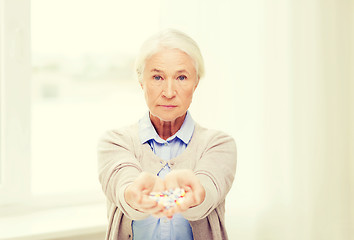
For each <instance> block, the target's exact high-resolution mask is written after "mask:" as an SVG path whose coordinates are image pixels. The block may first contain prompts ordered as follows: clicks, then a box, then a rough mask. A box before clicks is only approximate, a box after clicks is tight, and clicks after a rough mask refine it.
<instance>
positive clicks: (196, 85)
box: [193, 77, 200, 92]
mask: <svg viewBox="0 0 354 240" xmlns="http://www.w3.org/2000/svg"><path fill="white" fill-rule="evenodd" d="M199 79H200V77H198V81H197V83H196V84H195V86H194V89H193V92H194V91H195V89H196V88H197V87H198V84H199Z"/></svg>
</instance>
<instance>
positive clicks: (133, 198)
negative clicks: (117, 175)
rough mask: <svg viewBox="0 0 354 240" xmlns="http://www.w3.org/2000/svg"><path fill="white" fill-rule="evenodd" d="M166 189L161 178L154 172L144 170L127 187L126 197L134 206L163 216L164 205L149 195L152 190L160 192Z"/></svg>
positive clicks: (157, 215) (141, 210) (142, 210)
mask: <svg viewBox="0 0 354 240" xmlns="http://www.w3.org/2000/svg"><path fill="white" fill-rule="evenodd" d="M164 189H165V186H164V182H163V180H162V179H161V178H159V177H158V176H156V175H154V174H152V173H148V172H142V173H140V175H139V176H138V177H137V178H136V179H135V181H134V182H133V183H132V184H130V185H129V186H128V187H127V188H126V189H125V192H124V198H125V201H126V202H127V203H128V205H129V206H131V207H132V208H134V209H136V210H138V211H140V212H144V213H149V214H151V215H153V216H156V217H161V216H163V215H162V213H163V211H164V207H163V206H162V205H160V204H158V203H157V202H156V201H154V200H152V199H151V198H150V197H149V195H150V192H160V191H163V190H164Z"/></svg>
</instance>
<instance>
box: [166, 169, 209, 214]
mask: <svg viewBox="0 0 354 240" xmlns="http://www.w3.org/2000/svg"><path fill="white" fill-rule="evenodd" d="M164 182H165V187H166V189H175V188H181V189H184V191H185V193H186V194H185V196H184V200H183V202H181V203H180V204H178V205H176V206H174V207H172V208H170V209H168V210H165V211H164V215H165V216H167V217H169V218H172V216H173V214H175V213H178V212H184V211H187V210H188V209H189V208H192V207H195V206H198V205H199V204H201V203H202V202H203V201H204V198H205V189H204V187H203V185H202V184H201V183H200V181H199V179H198V178H197V176H196V175H195V174H194V172H193V171H192V170H189V169H182V170H173V171H171V172H170V173H169V174H167V175H166V177H165V179H164Z"/></svg>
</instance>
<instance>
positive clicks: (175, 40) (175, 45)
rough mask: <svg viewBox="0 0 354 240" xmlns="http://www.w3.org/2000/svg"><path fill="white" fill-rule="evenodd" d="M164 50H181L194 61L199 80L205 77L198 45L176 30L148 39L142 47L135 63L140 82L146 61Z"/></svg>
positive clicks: (169, 30)
mask: <svg viewBox="0 0 354 240" xmlns="http://www.w3.org/2000/svg"><path fill="white" fill-rule="evenodd" d="M162 48H169V49H179V50H181V51H183V52H185V53H186V54H188V55H189V56H190V57H191V58H192V59H193V61H194V64H195V65H194V66H195V70H196V72H197V76H198V80H199V79H200V78H202V77H203V76H204V60H203V56H202V54H201V52H200V49H199V47H198V44H197V43H196V42H195V41H194V40H193V39H192V38H191V37H189V36H188V35H187V34H185V33H183V32H181V31H178V30H176V29H165V30H162V31H160V32H158V33H157V34H155V35H153V36H152V37H150V38H149V39H147V40H146V41H145V42H144V43H143V45H142V46H141V49H140V52H139V55H138V56H137V58H136V61H135V71H136V74H137V76H138V80H139V82H142V80H143V73H144V68H145V63H146V60H147V59H148V58H149V57H151V56H152V55H154V54H155V53H157V52H158V51H159V50H161V49H162Z"/></svg>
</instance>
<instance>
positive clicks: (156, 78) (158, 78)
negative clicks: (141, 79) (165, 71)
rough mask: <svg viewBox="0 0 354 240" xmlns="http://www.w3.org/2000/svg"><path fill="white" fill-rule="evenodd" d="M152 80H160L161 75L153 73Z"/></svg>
mask: <svg viewBox="0 0 354 240" xmlns="http://www.w3.org/2000/svg"><path fill="white" fill-rule="evenodd" d="M153 78H154V80H161V76H158V75H155V76H153Z"/></svg>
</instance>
